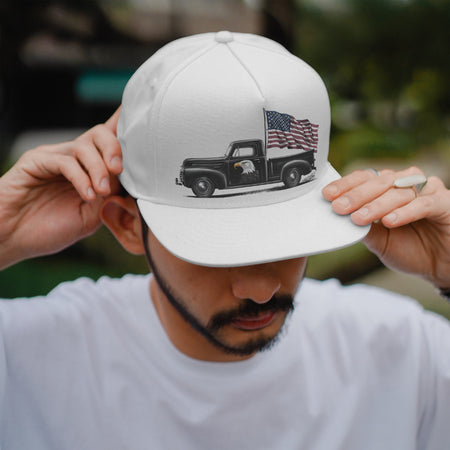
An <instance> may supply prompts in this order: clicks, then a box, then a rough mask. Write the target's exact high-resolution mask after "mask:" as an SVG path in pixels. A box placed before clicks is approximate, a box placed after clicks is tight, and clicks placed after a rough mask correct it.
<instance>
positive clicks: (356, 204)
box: [323, 167, 422, 215]
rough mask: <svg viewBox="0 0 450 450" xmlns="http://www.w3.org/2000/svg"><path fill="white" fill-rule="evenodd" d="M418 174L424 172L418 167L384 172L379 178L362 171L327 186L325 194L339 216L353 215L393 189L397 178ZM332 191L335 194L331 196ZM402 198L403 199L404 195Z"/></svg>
mask: <svg viewBox="0 0 450 450" xmlns="http://www.w3.org/2000/svg"><path fill="white" fill-rule="evenodd" d="M418 173H422V172H421V171H420V169H417V168H416V167H411V168H409V169H406V170H402V171H399V172H394V171H392V170H383V171H381V172H380V174H379V176H377V175H375V174H374V173H372V172H370V171H366V170H360V171H356V172H353V173H351V174H349V175H346V176H345V177H343V178H341V179H340V180H336V181H335V182H333V183H331V184H330V185H328V186H326V187H325V188H324V190H323V193H324V197H325V198H327V199H328V200H330V201H331V202H332V203H331V206H332V208H333V210H334V211H335V212H336V213H337V214H342V215H344V214H351V213H353V212H355V211H357V210H358V209H360V208H362V207H364V206H365V205H367V204H368V203H370V202H372V201H374V200H375V199H377V198H379V197H381V196H382V195H383V194H384V193H385V192H387V191H388V190H390V189H392V188H393V183H394V181H395V180H396V179H397V178H400V177H404V176H408V175H412V174H418ZM330 191H334V192H335V194H330ZM400 198H401V199H403V198H404V197H403V195H402V196H400Z"/></svg>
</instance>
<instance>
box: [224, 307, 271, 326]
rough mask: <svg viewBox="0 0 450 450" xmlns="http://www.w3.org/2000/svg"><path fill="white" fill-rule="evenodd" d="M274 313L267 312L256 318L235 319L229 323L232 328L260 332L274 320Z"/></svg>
mask: <svg viewBox="0 0 450 450" xmlns="http://www.w3.org/2000/svg"><path fill="white" fill-rule="evenodd" d="M275 316H276V312H273V311H269V312H267V313H264V314H260V315H258V316H256V317H237V318H235V319H233V321H232V322H231V323H232V324H233V326H234V327H236V328H239V329H240V330H244V331H254V330H260V329H261V328H264V327H267V326H268V325H270V324H271V323H272V322H273V321H274V320H275Z"/></svg>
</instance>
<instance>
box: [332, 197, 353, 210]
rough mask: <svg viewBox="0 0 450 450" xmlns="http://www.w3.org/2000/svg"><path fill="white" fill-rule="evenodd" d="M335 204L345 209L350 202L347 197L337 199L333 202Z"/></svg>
mask: <svg viewBox="0 0 450 450" xmlns="http://www.w3.org/2000/svg"><path fill="white" fill-rule="evenodd" d="M335 202H336V204H337V205H338V206H341V207H342V208H347V207H348V206H350V200H349V199H348V197H339V198H337V199H336V200H335Z"/></svg>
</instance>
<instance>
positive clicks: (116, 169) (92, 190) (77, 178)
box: [0, 109, 122, 268]
mask: <svg viewBox="0 0 450 450" xmlns="http://www.w3.org/2000/svg"><path fill="white" fill-rule="evenodd" d="M119 113H120V110H119V109H118V110H117V111H116V112H115V113H114V115H113V116H112V117H111V118H110V119H109V120H108V121H107V122H105V124H102V125H97V126H95V127H94V128H92V129H90V130H89V131H87V132H86V133H84V134H82V135H81V136H79V137H78V138H76V139H75V140H73V141H70V142H64V143H62V144H56V145H48V146H41V147H37V148H36V149H33V150H30V151H28V152H26V153H25V154H24V155H23V156H22V157H21V158H20V159H19V160H18V161H17V162H16V164H15V165H14V166H13V167H12V168H11V169H10V170H9V171H8V172H7V173H5V174H4V175H3V176H2V177H1V178H0V192H1V193H2V195H1V197H0V224H1V227H0V268H4V267H7V266H9V265H11V264H13V263H15V262H18V261H21V260H24V259H27V258H31V257H35V256H39V255H45V254H52V253H55V252H58V251H59V250H61V249H63V248H65V247H68V246H69V245H71V244H73V243H74V242H76V241H78V240H80V239H82V238H83V237H85V236H88V235H90V234H92V233H93V232H94V231H96V230H97V229H98V228H99V226H100V224H101V221H100V217H99V209H100V206H101V204H102V201H103V198H104V197H105V196H107V195H110V194H113V193H114V192H115V191H117V190H118V188H119V183H118V180H117V175H118V174H119V173H120V172H121V171H122V156H121V149H120V144H119V141H118V140H117V137H116V126H117V121H118V118H119Z"/></svg>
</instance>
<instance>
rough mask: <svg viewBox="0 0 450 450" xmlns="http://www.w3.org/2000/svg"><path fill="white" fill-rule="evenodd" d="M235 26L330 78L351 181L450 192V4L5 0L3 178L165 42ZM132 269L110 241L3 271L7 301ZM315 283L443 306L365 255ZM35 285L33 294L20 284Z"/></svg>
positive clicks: (336, 258)
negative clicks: (448, 188) (363, 286)
mask: <svg viewBox="0 0 450 450" xmlns="http://www.w3.org/2000/svg"><path fill="white" fill-rule="evenodd" d="M222 29H227V30H231V31H240V32H250V33H258V34H262V35H265V36H267V37H270V38H272V39H274V40H276V41H278V42H280V43H281V44H283V45H284V46H286V47H287V48H288V49H289V50H290V51H292V52H293V53H295V54H297V55H298V56H300V57H301V58H302V59H304V60H305V61H306V62H308V63H309V64H311V65H312V66H313V67H314V68H315V69H316V70H317V71H318V72H319V73H320V74H321V75H322V77H323V79H324V81H325V84H326V85H327V87H328V90H329V94H330V100H331V106H332V137H331V144H330V145H331V146H330V148H331V151H330V160H331V162H332V163H333V164H334V165H335V166H336V167H337V168H338V169H339V170H341V171H342V172H348V171H350V170H352V169H354V168H355V167H359V168H361V167H377V168H381V167H384V166H390V167H405V166H407V165H411V164H417V165H420V166H421V167H423V168H424V169H425V172H426V173H427V174H428V175H431V174H437V175H439V176H441V177H442V178H443V179H444V180H445V181H446V182H447V183H448V182H449V181H450V170H449V167H450V149H449V148H450V145H449V144H450V83H449V79H450V77H449V76H450V58H449V55H450V2H449V1H448V0H364V1H361V0H33V1H26V0H21V1H17V0H2V2H1V4H0V168H2V169H3V170H6V169H7V168H8V167H9V166H10V164H11V163H12V162H13V161H14V160H15V159H17V157H18V155H20V154H21V153H22V152H23V151H25V150H27V149H29V148H32V147H35V146H36V145H39V144H43V143H52V142H59V141H61V140H66V139H71V138H73V137H75V136H77V135H78V134H79V133H80V132H82V131H83V130H85V129H87V128H89V127H91V126H93V125H95V124H96V123H99V122H102V121H104V120H105V119H106V118H107V117H108V116H109V115H110V114H111V113H112V112H113V111H114V110H115V109H116V108H117V106H118V104H119V103H120V99H121V94H122V90H123V87H124V86H125V84H126V82H127V80H128V78H129V77H130V76H131V74H132V73H133V72H134V70H135V69H136V68H137V67H138V66H139V65H140V64H141V63H142V62H144V61H145V60H146V59H147V58H148V57H149V56H150V55H151V54H152V53H154V52H155V51H156V50H157V49H158V48H159V47H161V46H162V45H164V44H165V43H167V42H169V41H171V40H173V39H175V38H178V37H182V36H186V35H190V34H194V33H201V32H207V31H217V30H222ZM127 270H137V271H145V264H144V263H143V262H142V261H140V262H137V263H136V261H135V259H134V258H130V257H128V255H126V254H125V253H124V252H122V250H121V249H120V248H119V247H118V246H117V244H115V242H114V240H113V239H112V238H111V237H110V236H109V235H108V234H107V233H99V234H97V235H96V236H95V237H93V238H89V239H87V240H85V241H83V242H82V243H80V244H79V245H76V246H75V247H74V248H72V249H70V250H68V251H66V252H64V253H63V254H62V255H60V256H59V257H58V258H56V259H55V258H43V259H39V260H38V261H31V262H25V263H22V264H19V265H18V266H17V267H14V268H11V269H8V270H6V271H4V272H2V273H1V274H0V296H15V295H33V294H35V293H39V292H45V291H47V290H48V289H49V288H50V287H51V286H52V285H54V284H56V283H57V282H59V281H60V280H62V279H70V278H73V277H75V276H79V275H89V276H93V277H97V276H99V275H100V274H102V273H105V272H106V273H109V274H111V275H120V274H121V273H124V272H126V271H127ZM309 273H310V275H311V276H315V277H318V278H324V277H327V276H330V275H334V276H337V277H338V278H340V279H341V280H342V281H344V282H353V281H355V280H360V279H362V280H364V281H369V282H374V283H376V284H382V285H386V286H388V287H391V288H394V289H396V290H399V291H400V292H406V293H409V294H417V295H416V296H417V297H422V298H425V297H426V299H425V301H426V302H431V303H430V304H432V307H433V308H434V307H435V303H433V302H438V300H437V297H436V296H434V294H433V293H432V290H430V288H429V287H424V286H423V285H420V286H418V285H417V284H416V281H414V280H412V279H411V278H406V279H405V278H401V279H400V280H399V278H398V277H397V276H396V275H395V276H394V275H392V274H391V273H387V272H385V271H382V272H380V271H379V262H378V260H377V259H376V258H374V257H372V256H371V255H370V254H369V253H368V252H366V251H365V250H364V248H363V246H362V245H361V246H354V247H352V248H351V249H348V250H345V251H341V252H334V253H332V254H327V255H322V256H318V257H315V258H312V260H311V264H310V268H309ZM23 278H26V279H28V280H29V283H23V282H22V283H16V282H15V281H14V280H16V279H23ZM15 285H18V287H14V286H15ZM436 308H437V309H440V308H441V305H440V304H438V306H437V307H436ZM443 312H444V313H445V314H448V313H449V310H448V309H445V308H444V310H443Z"/></svg>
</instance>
